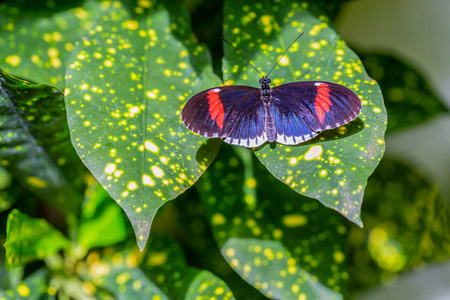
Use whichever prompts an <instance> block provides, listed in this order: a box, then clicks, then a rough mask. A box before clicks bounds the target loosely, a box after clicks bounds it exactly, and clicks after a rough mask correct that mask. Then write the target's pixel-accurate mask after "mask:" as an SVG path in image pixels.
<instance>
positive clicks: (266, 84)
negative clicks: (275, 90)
mask: <svg viewBox="0 0 450 300" xmlns="http://www.w3.org/2000/svg"><path fill="white" fill-rule="evenodd" d="M271 82H272V81H271V80H270V79H269V78H267V77H263V78H261V79H260V80H259V83H260V84H261V88H262V89H264V88H266V89H268V88H269V84H270V83H271Z"/></svg>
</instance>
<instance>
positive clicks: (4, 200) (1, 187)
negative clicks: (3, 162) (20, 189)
mask: <svg viewBox="0 0 450 300" xmlns="http://www.w3.org/2000/svg"><path fill="white" fill-rule="evenodd" d="M11 180H12V179H11V175H10V174H9V173H8V171H6V169H5V168H3V167H2V166H0V212H3V211H5V210H8V209H9V208H10V207H11V206H12V205H13V204H14V202H15V201H16V200H17V199H16V197H14V195H13V194H12V193H11V190H12V187H11Z"/></svg>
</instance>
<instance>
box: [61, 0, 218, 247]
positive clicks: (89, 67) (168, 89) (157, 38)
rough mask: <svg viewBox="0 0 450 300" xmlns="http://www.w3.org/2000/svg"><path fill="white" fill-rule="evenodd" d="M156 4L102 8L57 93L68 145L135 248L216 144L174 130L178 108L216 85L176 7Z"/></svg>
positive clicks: (192, 179) (181, 127)
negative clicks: (116, 209) (116, 210)
mask: <svg viewBox="0 0 450 300" xmlns="http://www.w3.org/2000/svg"><path fill="white" fill-rule="evenodd" d="M164 3H165V2H164V1H163V2H162V4H161V3H160V4H158V5H156V6H155V4H154V3H153V2H150V1H138V2H137V4H136V6H133V5H124V4H123V3H122V2H120V1H113V2H107V3H106V4H105V5H109V8H108V10H106V11H105V12H104V13H102V14H101V15H99V16H98V19H97V20H96V21H95V23H94V25H93V28H95V29H94V30H92V31H90V32H89V34H87V35H86V36H85V37H84V39H83V42H82V43H80V44H78V45H77V46H76V47H75V49H74V52H73V54H72V57H71V60H70V66H69V68H68V71H67V88H66V92H65V93H66V95H67V97H66V108H67V113H68V116H69V127H70V129H71V137H72V142H73V145H74V146H75V148H76V150H77V152H78V154H79V156H80V157H81V158H82V160H83V162H84V163H85V164H86V166H87V167H88V168H89V169H90V170H91V172H92V173H93V174H94V176H95V177H96V178H97V179H98V181H99V182H100V183H101V184H102V185H103V186H104V187H105V189H106V190H107V191H108V192H109V194H110V195H111V196H112V197H113V198H114V199H115V200H116V201H117V203H118V204H119V205H120V206H121V207H122V208H123V209H124V210H125V212H126V213H127V215H128V217H129V218H130V221H131V223H132V225H133V227H134V230H135V233H136V237H137V241H138V244H139V247H140V248H141V249H143V247H144V245H145V243H146V241H147V238H148V235H149V231H150V226H151V222H152V220H153V217H154V216H155V214H156V211H157V210H158V208H159V207H161V206H162V205H163V204H164V203H165V202H166V201H168V200H170V199H173V198H175V197H176V196H177V195H179V194H180V193H182V192H183V191H184V190H186V189H187V188H188V187H189V186H191V185H192V184H193V183H194V182H195V181H196V180H197V178H198V177H199V176H200V175H201V174H202V173H203V171H204V170H205V169H206V167H207V166H208V165H209V163H210V162H211V160H212V159H213V158H214V157H215V155H216V152H217V148H218V146H219V144H218V143H215V142H214V141H212V142H207V143H204V141H205V139H204V138H200V137H196V136H194V135H193V134H192V133H190V132H189V131H188V130H187V129H186V128H185V127H184V125H183V124H182V123H181V120H180V113H181V107H182V105H183V103H184V101H185V100H186V99H187V98H188V97H189V96H190V95H192V94H193V93H195V92H197V91H199V90H201V89H202V88H203V89H205V88H207V87H211V86H214V85H217V84H218V83H219V80H218V79H217V77H216V76H215V75H214V74H213V73H212V70H211V67H210V66H209V64H208V62H209V58H208V54H207V52H206V50H205V48H204V47H203V46H202V45H199V44H196V42H195V40H194V39H193V37H192V35H191V33H190V31H189V26H188V20H187V18H186V16H185V11H184V10H183V6H180V3H175V2H173V1H172V2H169V1H167V3H166V4H164ZM168 7H169V8H170V9H168ZM192 65H194V66H196V68H194V67H193V66H192Z"/></svg>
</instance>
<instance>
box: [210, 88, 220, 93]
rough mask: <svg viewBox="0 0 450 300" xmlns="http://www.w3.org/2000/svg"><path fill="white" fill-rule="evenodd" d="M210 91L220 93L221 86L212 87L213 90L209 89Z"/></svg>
mask: <svg viewBox="0 0 450 300" xmlns="http://www.w3.org/2000/svg"><path fill="white" fill-rule="evenodd" d="M209 91H212V92H214V93H218V92H220V89H219V88H214V89H211V90H209Z"/></svg>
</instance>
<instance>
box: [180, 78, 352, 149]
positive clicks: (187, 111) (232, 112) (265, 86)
mask: <svg viewBox="0 0 450 300" xmlns="http://www.w3.org/2000/svg"><path fill="white" fill-rule="evenodd" d="M270 83H271V81H270V79H269V78H267V77H263V78H261V79H260V84H261V88H253V87H249V86H223V87H216V88H213V89H209V90H205V91H203V92H200V93H198V94H196V95H195V96H193V97H192V98H191V99H190V100H189V101H188V103H187V104H186V105H185V107H184V108H183V111H182V113H181V118H182V121H183V123H184V124H185V125H186V127H187V128H188V129H189V130H191V131H193V132H195V133H197V134H200V135H203V136H206V137H211V138H222V139H223V140H224V141H225V142H226V143H228V144H232V145H239V146H244V147H248V148H251V147H258V146H261V145H262V144H264V143H265V142H269V143H273V142H277V143H280V144H285V145H296V144H299V143H302V142H304V141H307V140H309V139H311V138H313V137H315V136H316V135H318V134H319V133H320V132H321V131H323V130H328V129H333V128H336V127H339V126H342V125H344V124H345V123H348V122H350V121H352V120H353V119H354V118H356V116H357V115H358V114H359V112H360V110H361V101H360V99H359V97H358V96H357V95H356V94H355V93H354V92H353V91H351V90H350V89H348V88H346V87H344V86H342V85H339V84H335V83H330V82H324V81H301V82H293V83H287V84H283V85H280V86H277V87H274V88H271V87H270Z"/></svg>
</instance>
